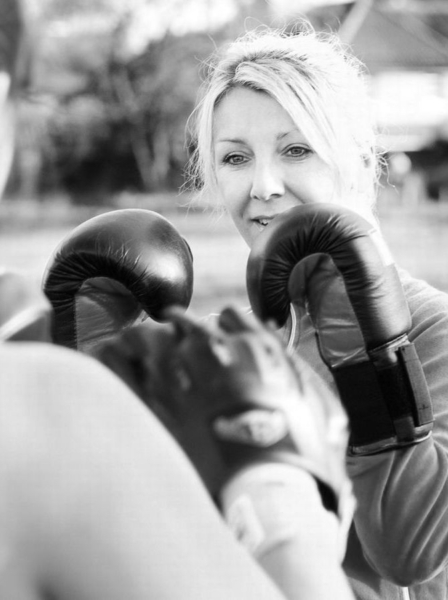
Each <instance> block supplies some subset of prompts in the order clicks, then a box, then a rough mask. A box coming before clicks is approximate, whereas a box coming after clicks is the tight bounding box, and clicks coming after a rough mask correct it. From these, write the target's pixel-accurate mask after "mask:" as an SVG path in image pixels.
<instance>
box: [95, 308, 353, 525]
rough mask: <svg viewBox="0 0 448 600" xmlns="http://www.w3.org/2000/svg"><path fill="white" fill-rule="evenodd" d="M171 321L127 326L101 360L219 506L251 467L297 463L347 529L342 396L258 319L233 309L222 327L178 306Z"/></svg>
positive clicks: (103, 348)
mask: <svg viewBox="0 0 448 600" xmlns="http://www.w3.org/2000/svg"><path fill="white" fill-rule="evenodd" d="M169 318H170V319H171V321H172V325H170V324H164V325H157V324H154V325H153V326H152V327H151V328H148V327H142V326H139V327H133V328H130V329H128V330H127V331H125V332H123V334H122V335H120V336H117V337H116V338H115V339H114V340H107V341H106V342H104V343H103V344H100V345H98V346H97V348H96V349H95V356H96V357H97V358H98V359H99V360H101V361H102V362H103V363H104V364H106V365H107V366H108V367H109V368H110V369H111V370H113V371H114V372H115V373H116V374H117V375H119V376H120V377H121V378H122V379H123V380H124V381H125V382H127V383H128V385H129V386H130V387H131V388H132V389H133V390H134V391H135V392H136V393H137V395H139V396H140V398H141V399H142V400H143V401H144V403H145V404H146V405H147V406H148V407H149V408H150V409H151V410H152V411H153V412H154V413H155V414H156V415H157V416H158V417H159V418H160V419H161V421H162V422H163V423H164V424H165V426H166V427H167V429H168V430H169V431H170V432H171V434H172V435H173V436H174V437H175V438H176V440H177V441H178V442H179V444H180V445H181V447H182V448H183V449H184V451H185V452H186V454H187V455H188V457H189V458H190V460H191V462H192V463H193V465H194V466H195V467H196V469H197V471H198V473H199V475H200V476H201V478H202V480H203V481H204V484H205V486H206V487H207V489H208V491H209V492H210V494H211V496H212V497H213V498H215V500H217V499H218V498H219V493H220V491H221V490H222V488H223V486H224V485H225V483H226V482H227V481H228V480H229V478H231V477H232V476H233V475H234V474H235V473H237V472H240V471H241V470H243V469H244V468H245V467H247V466H250V465H254V464H267V463H269V464H272V463H275V464H281V465H291V466H293V467H297V468H299V469H305V470H306V471H308V472H309V473H310V474H311V475H312V476H313V477H314V478H315V479H316V481H317V483H318V486H319V489H320V492H321V496H322V500H323V503H324V505H325V506H326V507H327V508H328V509H329V510H333V511H334V512H335V513H336V515H337V516H338V518H339V520H340V523H341V526H342V527H341V528H342V529H345V528H346V527H347V525H348V523H349V522H350V520H351V516H352V511H353V506H354V503H353V498H352V495H351V484H350V482H349V480H348V477H347V475H346V471H345V460H344V458H345V448H346V445H347V437H348V431H347V417H346V415H345V413H344V411H343V410H342V407H341V406H340V403H339V401H338V400H337V398H336V397H335V396H333V394H331V393H329V392H328V390H326V389H324V388H323V387H322V388H321V387H320V381H317V380H316V379H315V376H314V374H312V373H311V371H310V370H309V368H308V369H307V366H306V365H304V364H301V363H300V362H299V361H297V362H295V363H293V361H292V359H291V358H289V357H288V356H287V354H286V352H285V350H284V348H283V346H282V343H281V341H280V339H279V338H278V337H277V335H276V334H275V333H274V332H273V331H272V330H269V329H268V328H267V327H265V326H263V325H262V324H261V323H260V322H259V321H258V320H257V319H256V318H255V317H254V316H253V315H242V314H240V313H238V312H236V311H235V310H233V309H226V310H224V311H223V312H222V313H221V315H220V317H219V323H218V326H217V327H216V328H214V329H212V328H211V327H206V326H204V325H202V324H200V323H196V322H195V321H193V320H192V319H191V318H189V317H187V316H186V315H183V314H182V313H181V312H179V311H178V310H174V309H171V310H170V311H169ZM218 504H219V502H218Z"/></svg>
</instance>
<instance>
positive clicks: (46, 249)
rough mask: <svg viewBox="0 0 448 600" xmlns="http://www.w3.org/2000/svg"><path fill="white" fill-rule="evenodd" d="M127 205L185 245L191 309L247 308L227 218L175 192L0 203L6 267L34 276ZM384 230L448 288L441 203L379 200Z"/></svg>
mask: <svg viewBox="0 0 448 600" xmlns="http://www.w3.org/2000/svg"><path fill="white" fill-rule="evenodd" d="M130 206H134V207H142V208H147V209H150V210H157V211H158V212H161V213H162V214H164V215H165V216H166V217H167V218H168V219H169V220H170V221H171V222H172V223H173V224H174V225H175V226H176V227H177V229H178V230H179V231H180V233H181V234H182V235H183V236H184V237H185V239H186V240H187V241H188V243H189V244H190V246H191V248H192V251H193V256H194V272H195V286H194V294H193V300H192V303H191V310H192V311H193V312H194V313H195V314H198V315H204V314H208V313H209V312H213V311H214V312H216V311H217V310H219V309H221V308H222V307H223V306H224V305H226V304H229V303H237V304H243V305H247V296H246V291H245V270H246V261H247V256H248V249H247V247H246V245H245V244H244V242H243V241H242V240H241V238H240V236H239V235H238V234H237V232H236V231H235V229H234V227H233V225H232V223H230V221H229V219H228V218H227V217H222V218H221V219H217V218H216V217H214V216H213V215H211V214H210V213H209V212H200V211H197V210H196V211H187V210H186V209H185V208H179V207H178V198H177V197H176V196H175V195H158V196H140V197H131V196H129V197H126V198H125V200H123V198H122V199H121V203H119V204H115V205H113V206H110V207H102V208H98V207H97V208H86V207H83V208H81V209H74V208H73V207H72V206H70V205H69V204H68V203H67V202H64V201H54V200H47V201H45V202H42V203H38V204H37V203H35V202H26V201H14V202H12V201H10V202H4V203H3V205H2V206H0V211H1V213H0V214H1V218H0V256H1V263H2V265H3V266H5V267H7V268H8V267H9V268H16V269H20V270H22V271H26V272H27V273H29V276H30V277H31V278H34V279H36V280H39V281H40V279H41V278H42V274H43V272H44V269H45V265H46V264H47V261H48V260H49V258H50V256H51V253H52V252H53V250H54V248H55V247H56V246H57V245H58V243H59V242H60V240H61V239H62V238H63V237H64V236H65V235H66V234H67V233H68V232H69V231H71V230H72V229H73V228H74V227H75V226H76V225H78V224H79V223H81V222H83V221H85V220H86V219H88V218H90V217H92V216H94V215H96V214H99V213H100V212H103V211H104V210H108V209H115V208H127V207H130ZM379 213H380V218H381V222H382V228H383V232H384V235H385V238H386V241H387V242H388V245H389V247H390V248H391V250H392V254H393V256H394V257H395V259H396V262H397V263H398V264H400V265H401V266H402V267H404V268H406V269H407V270H409V271H410V272H411V274H413V275H414V276H416V277H421V278H423V279H426V280H427V281H429V283H431V284H432V285H434V286H435V287H438V288H440V289H442V290H445V291H447V292H448V205H445V204H439V205H437V204H430V203H423V204H421V205H418V206H413V207H410V206H407V205H404V204H401V203H400V202H399V201H397V200H396V199H395V201H388V202H384V201H383V202H381V203H380V205H379Z"/></svg>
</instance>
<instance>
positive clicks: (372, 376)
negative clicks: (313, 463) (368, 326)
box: [333, 343, 434, 455]
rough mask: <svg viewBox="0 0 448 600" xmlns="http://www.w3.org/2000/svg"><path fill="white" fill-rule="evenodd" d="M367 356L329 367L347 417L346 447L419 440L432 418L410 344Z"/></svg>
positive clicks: (363, 450) (371, 449)
mask: <svg viewBox="0 0 448 600" xmlns="http://www.w3.org/2000/svg"><path fill="white" fill-rule="evenodd" d="M373 354H374V357H373V360H371V361H365V362H362V363H357V364H354V365H350V366H348V367H342V368H338V369H334V370H333V376H334V378H335V381H336V385H337V387H338V390H339V394H340V396H341V400H342V403H343V404H344V406H345V408H346V410H347V413H348V416H349V421H350V429H351V435H350V440H349V453H350V454H352V455H363V454H365V455H366V454H374V453H376V452H381V451H384V450H390V449H393V448H399V447H402V446H407V445H411V444H416V443H418V442H421V441H423V440H425V439H426V438H427V437H428V436H429V434H430V432H431V430H432V423H433V421H434V418H433V414H432V404H431V398H430V395H429V390H428V386H427V383H426V378H425V375H424V373H423V368H422V366H421V363H420V360H419V358H418V356H417V353H416V350H415V347H414V345H413V344H411V343H406V344H405V345H403V346H399V347H398V348H395V349H393V350H392V351H391V349H390V348H387V347H385V348H384V349H381V350H380V351H375V352H374V353H371V356H372V355H373Z"/></svg>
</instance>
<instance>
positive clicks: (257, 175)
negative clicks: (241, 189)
mask: <svg viewBox="0 0 448 600" xmlns="http://www.w3.org/2000/svg"><path fill="white" fill-rule="evenodd" d="M284 193H285V186H284V183H283V179H282V177H281V174H280V173H279V172H278V171H277V170H276V169H275V168H273V167H270V166H268V165H265V166H258V167H257V168H256V169H255V172H254V177H253V181H252V187H251V190H250V197H251V198H252V199H253V200H262V201H267V200H271V199H272V198H279V197H281V196H283V195H284Z"/></svg>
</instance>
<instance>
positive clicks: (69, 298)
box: [43, 209, 193, 352]
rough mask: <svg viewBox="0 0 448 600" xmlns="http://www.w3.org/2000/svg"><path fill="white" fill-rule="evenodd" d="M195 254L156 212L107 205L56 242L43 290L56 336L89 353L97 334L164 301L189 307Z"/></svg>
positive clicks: (155, 312) (156, 315)
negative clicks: (110, 209) (50, 311)
mask: <svg viewBox="0 0 448 600" xmlns="http://www.w3.org/2000/svg"><path fill="white" fill-rule="evenodd" d="M192 262H193V258H192V254H191V250H190V248H189V246H188V244H187V242H186V241H185V240H184V239H183V238H182V237H181V235H180V234H179V233H178V231H177V230H176V228H175V227H174V226H173V225H172V224H171V223H170V222H169V221H168V220H167V219H165V218H164V217H162V216H161V215H159V214H158V213H156V212H152V211H149V210H143V209H125V210H116V211H111V212H108V213H105V214H102V215H100V216H97V217H94V218H92V219H90V220H88V221H86V222H85V223H83V224H81V225H80V226H79V227H77V228H75V229H74V230H73V231H72V232H71V233H70V234H69V235H68V236H67V237H66V238H65V239H64V240H63V241H62V242H61V244H60V245H59V246H58V248H56V250H55V252H54V254H53V256H52V257H51V259H50V261H49V263H48V265H47V267H46V271H45V274H44V280H43V288H44V291H45V294H46V295H47V296H48V298H49V300H50V302H51V304H52V305H53V309H54V314H55V316H54V327H53V338H54V341H55V342H56V343H58V344H61V345H63V346H68V347H70V348H74V349H78V350H82V351H84V352H90V351H91V349H92V348H93V347H94V346H95V344H97V343H98V342H99V341H100V340H102V339H103V338H105V337H108V336H110V335H114V334H116V333H118V332H120V331H121V330H123V329H125V328H127V327H130V326H131V325H134V324H135V323H138V322H140V321H142V320H144V319H146V318H147V317H148V316H149V317H151V318H152V319H154V320H156V321H160V320H161V319H162V313H163V311H164V310H165V308H167V307H168V306H170V305H173V304H176V305H180V306H183V307H184V308H187V307H188V305H189V303H190V300H191V296H192V291H193V265H192Z"/></svg>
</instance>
